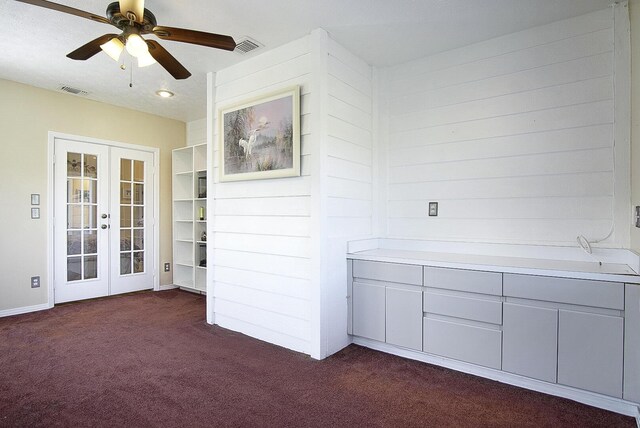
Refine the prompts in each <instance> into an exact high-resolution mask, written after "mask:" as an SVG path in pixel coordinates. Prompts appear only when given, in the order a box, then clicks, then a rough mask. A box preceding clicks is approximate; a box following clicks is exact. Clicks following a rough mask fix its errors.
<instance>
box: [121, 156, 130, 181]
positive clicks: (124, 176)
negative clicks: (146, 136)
mask: <svg viewBox="0 0 640 428" xmlns="http://www.w3.org/2000/svg"><path fill="white" fill-rule="evenodd" d="M120 180H122V181H131V159H120Z"/></svg>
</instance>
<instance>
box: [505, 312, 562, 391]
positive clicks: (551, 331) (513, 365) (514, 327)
mask: <svg viewBox="0 0 640 428" xmlns="http://www.w3.org/2000/svg"><path fill="white" fill-rule="evenodd" d="M503 320H504V325H503V328H502V333H503V343H502V370H504V371H507V372H510V373H515V374H519V375H523V376H527V377H532V378H534V379H540V380H544V381H547V382H555V381H556V368H557V355H558V354H557V352H558V311H557V310H555V309H546V308H538V307H534V306H525V305H516V304H512V303H504V305H503Z"/></svg>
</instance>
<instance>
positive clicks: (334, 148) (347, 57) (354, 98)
mask: <svg viewBox="0 0 640 428" xmlns="http://www.w3.org/2000/svg"><path fill="white" fill-rule="evenodd" d="M326 82H327V85H326V86H327V92H328V96H327V106H326V112H327V122H326V124H327V126H326V127H327V129H326V137H325V138H326V143H325V144H326V156H327V161H326V171H322V173H323V174H324V175H326V186H327V191H326V197H327V201H326V203H327V211H326V215H327V233H326V234H327V243H326V247H325V252H324V257H325V258H326V260H327V264H326V266H327V267H328V268H327V269H326V270H327V276H326V279H325V281H326V282H325V283H323V284H321V286H322V287H324V289H325V290H324V291H325V293H326V295H327V298H326V300H325V305H327V307H326V308H325V310H326V312H327V325H326V329H327V335H328V337H327V341H328V348H327V350H326V351H327V354H332V353H334V352H336V351H338V350H340V349H341V348H343V347H345V346H346V345H348V343H349V338H348V336H347V334H346V331H347V324H346V322H347V300H346V296H347V283H346V278H347V264H346V257H345V254H346V243H347V241H348V240H350V239H358V238H366V237H370V236H371V234H372V213H373V207H372V200H373V173H372V168H373V135H372V127H373V122H372V116H373V102H372V94H373V89H372V69H371V67H370V66H369V65H368V64H366V63H365V62H364V61H362V60H361V59H360V58H358V57H357V56H356V55H354V54H353V53H351V52H349V51H348V50H346V49H345V48H344V47H343V46H341V45H340V44H338V43H337V42H335V41H334V40H332V39H328V43H327V80H326Z"/></svg>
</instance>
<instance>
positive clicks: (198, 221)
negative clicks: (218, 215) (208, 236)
mask: <svg viewBox="0 0 640 428" xmlns="http://www.w3.org/2000/svg"><path fill="white" fill-rule="evenodd" d="M206 222H207V220H196V223H206Z"/></svg>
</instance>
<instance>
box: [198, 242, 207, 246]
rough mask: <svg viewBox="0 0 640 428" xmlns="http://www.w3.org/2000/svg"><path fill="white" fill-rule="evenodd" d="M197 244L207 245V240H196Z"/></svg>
mask: <svg viewBox="0 0 640 428" xmlns="http://www.w3.org/2000/svg"><path fill="white" fill-rule="evenodd" d="M196 243H197V244H204V245H207V241H196Z"/></svg>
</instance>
